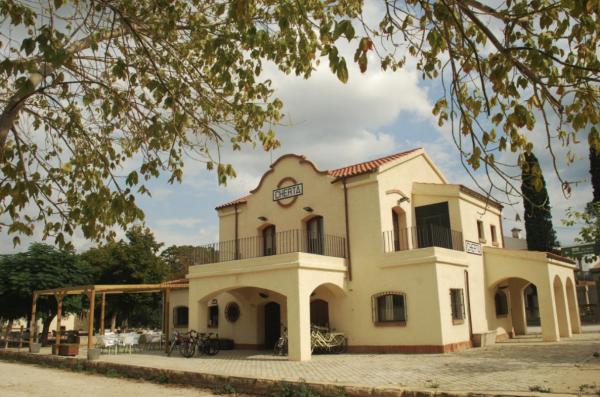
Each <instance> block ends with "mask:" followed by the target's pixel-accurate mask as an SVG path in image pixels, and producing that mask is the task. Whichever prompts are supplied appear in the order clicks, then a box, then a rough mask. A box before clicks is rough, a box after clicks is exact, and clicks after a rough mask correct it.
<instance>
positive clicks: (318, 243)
mask: <svg viewBox="0 0 600 397" xmlns="http://www.w3.org/2000/svg"><path fill="white" fill-rule="evenodd" d="M292 252H305V253H310V254H317V255H325V256H333V257H336V258H346V239H345V238H343V237H338V236H331V235H327V234H311V233H308V232H307V231H306V230H299V229H294V230H285V231H281V232H276V233H274V235H272V236H270V237H263V236H252V237H244V238H239V239H237V240H229V241H220V242H218V243H213V244H206V245H202V246H200V247H196V248H195V249H194V251H193V258H192V260H193V262H194V264H196V265H203V264H207V263H218V262H227V261H233V260H238V259H249V258H259V257H263V256H270V255H278V254H289V253H292Z"/></svg>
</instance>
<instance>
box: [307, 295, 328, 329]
mask: <svg viewBox="0 0 600 397" xmlns="http://www.w3.org/2000/svg"><path fill="white" fill-rule="evenodd" d="M310 323H311V324H314V325H318V326H320V327H327V328H329V303H327V301H325V300H323V299H315V300H313V301H311V302H310Z"/></svg>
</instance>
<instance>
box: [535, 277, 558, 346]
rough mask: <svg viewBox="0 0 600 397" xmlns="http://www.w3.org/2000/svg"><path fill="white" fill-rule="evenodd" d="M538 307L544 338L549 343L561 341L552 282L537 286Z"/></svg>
mask: <svg viewBox="0 0 600 397" xmlns="http://www.w3.org/2000/svg"><path fill="white" fill-rule="evenodd" d="M536 288H537V296H538V305H539V309H540V322H541V325H542V337H543V339H544V341H547V342H557V341H559V340H560V336H559V333H558V320H557V318H556V305H555V300H554V289H553V288H552V285H551V284H550V280H548V281H546V283H545V284H542V283H538V284H536Z"/></svg>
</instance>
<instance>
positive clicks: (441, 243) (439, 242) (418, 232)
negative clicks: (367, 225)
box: [383, 225, 464, 253]
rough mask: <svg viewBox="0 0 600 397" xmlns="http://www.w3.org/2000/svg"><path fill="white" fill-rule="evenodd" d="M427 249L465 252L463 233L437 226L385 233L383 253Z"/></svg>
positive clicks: (409, 228)
mask: <svg viewBox="0 0 600 397" xmlns="http://www.w3.org/2000/svg"><path fill="white" fill-rule="evenodd" d="M425 247H440V248H448V249H451V250H455V251H464V244H463V237H462V232H459V231H457V230H451V229H449V228H446V227H443V226H437V225H427V226H425V227H421V226H416V227H408V228H403V229H399V230H398V231H397V232H395V231H387V232H383V251H384V252H386V253H387V252H396V251H406V250H410V249H415V248H425Z"/></svg>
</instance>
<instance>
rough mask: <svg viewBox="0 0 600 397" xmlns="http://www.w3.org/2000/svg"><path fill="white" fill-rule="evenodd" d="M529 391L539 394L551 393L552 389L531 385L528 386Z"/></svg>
mask: <svg viewBox="0 0 600 397" xmlns="http://www.w3.org/2000/svg"><path fill="white" fill-rule="evenodd" d="M529 391H537V392H539V393H552V389H550V388H549V387H547V386H540V385H533V386H529Z"/></svg>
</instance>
